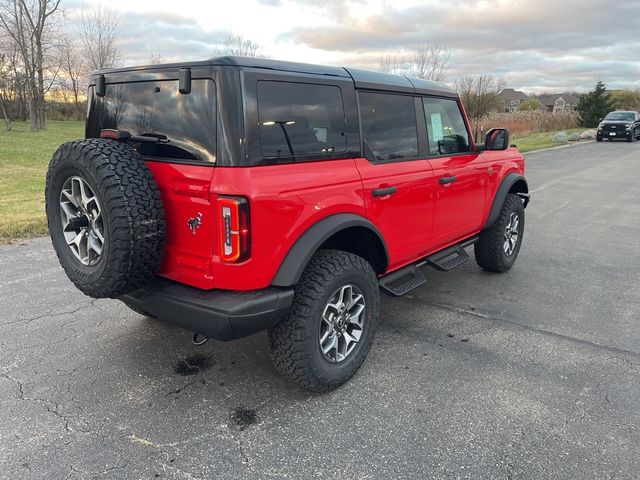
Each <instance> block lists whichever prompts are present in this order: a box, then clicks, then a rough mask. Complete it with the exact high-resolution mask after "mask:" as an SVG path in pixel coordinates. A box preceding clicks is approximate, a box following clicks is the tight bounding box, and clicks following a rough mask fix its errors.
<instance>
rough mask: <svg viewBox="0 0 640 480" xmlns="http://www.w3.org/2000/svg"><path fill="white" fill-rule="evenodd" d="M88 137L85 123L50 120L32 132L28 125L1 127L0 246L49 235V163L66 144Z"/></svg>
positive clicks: (21, 123)
mask: <svg viewBox="0 0 640 480" xmlns="http://www.w3.org/2000/svg"><path fill="white" fill-rule="evenodd" d="M82 137H84V122H73V121H68V122H56V121H48V122H47V129H46V130H43V131H40V132H32V131H30V124H29V123H28V122H27V123H25V122H13V124H12V130H11V131H9V132H7V131H6V130H5V129H4V122H3V123H2V125H1V126H0V243H7V242H8V241H11V240H15V239H18V238H23V237H31V236H35V235H41V234H45V233H46V232H47V227H46V221H45V213H44V183H45V176H46V174H47V167H48V165H49V160H51V156H52V155H53V152H55V150H56V148H58V146H59V145H60V144H62V143H64V142H67V141H69V140H74V139H77V138H82Z"/></svg>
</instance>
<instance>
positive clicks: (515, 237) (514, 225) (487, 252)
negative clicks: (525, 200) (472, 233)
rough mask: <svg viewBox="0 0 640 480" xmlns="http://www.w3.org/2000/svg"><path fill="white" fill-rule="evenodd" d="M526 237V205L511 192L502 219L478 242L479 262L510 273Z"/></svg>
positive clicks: (477, 253) (494, 270) (482, 235)
mask: <svg viewBox="0 0 640 480" xmlns="http://www.w3.org/2000/svg"><path fill="white" fill-rule="evenodd" d="M523 236H524V205H523V204H522V199H521V198H520V197H519V196H518V195H515V194H513V193H509V194H507V198H506V199H505V201H504V204H503V205H502V209H501V210H500V215H498V219H497V220H496V221H495V223H494V224H493V225H492V226H491V227H489V228H488V229H486V230H483V231H482V233H480V240H479V241H478V242H477V243H476V244H475V245H474V252H475V257H476V262H477V263H478V265H480V267H482V268H483V269H484V270H487V271H489V272H506V271H507V270H509V269H510V268H511V267H512V266H513V264H514V263H515V261H516V258H517V257H518V252H519V251H520V246H521V245H522V239H523Z"/></svg>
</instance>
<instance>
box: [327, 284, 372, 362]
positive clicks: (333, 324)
mask: <svg viewBox="0 0 640 480" xmlns="http://www.w3.org/2000/svg"><path fill="white" fill-rule="evenodd" d="M364 310H365V300H364V295H363V294H362V291H361V290H360V289H359V288H358V287H357V286H355V285H351V284H348V285H343V286H341V287H340V288H338V289H337V290H336V291H335V292H334V293H333V295H331V297H330V298H329V301H328V302H327V304H326V305H325V307H324V311H323V313H322V323H321V325H320V338H319V340H320V351H321V352H322V355H323V357H324V358H325V359H326V360H328V361H329V362H331V363H339V362H342V361H344V360H345V359H346V358H347V357H348V356H349V355H350V354H351V353H352V352H353V351H354V349H355V348H356V346H357V345H358V342H359V341H360V338H361V337H362V332H363V327H364V316H365V315H364Z"/></svg>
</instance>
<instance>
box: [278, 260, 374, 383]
mask: <svg viewBox="0 0 640 480" xmlns="http://www.w3.org/2000/svg"><path fill="white" fill-rule="evenodd" d="M379 316H380V291H379V289H378V282H377V280H376V275H375V272H374V271H373V269H372V268H371V265H370V264H369V263H368V262H367V261H366V260H364V259H363V258H361V257H359V256H357V255H354V254H352V253H348V252H343V251H340V250H320V251H319V252H317V253H316V254H315V255H314V256H313V258H312V259H311V260H310V261H309V264H308V265H307V267H306V268H305V271H304V272H303V274H302V277H301V278H300V281H299V282H298V284H297V285H296V286H295V297H294V300H293V305H292V307H291V310H290V312H289V314H288V315H287V317H285V318H284V319H283V320H282V321H280V322H279V323H278V324H277V325H275V326H274V327H271V328H270V329H269V342H270V346H271V355H272V359H273V362H274V364H275V366H276V368H277V369H278V371H279V372H280V373H282V374H283V375H285V376H287V377H289V378H291V379H292V380H294V381H296V382H297V383H299V384H300V385H302V386H303V387H304V388H306V389H308V390H311V391H314V392H327V391H329V390H333V389H335V388H337V387H338V386H340V385H342V384H343V383H344V382H346V381H347V380H348V379H349V378H351V376H353V375H354V374H355V373H356V371H357V370H358V368H359V367H360V365H362V362H364V360H365V358H366V356H367V353H368V352H369V350H370V349H371V344H372V343H373V338H374V334H375V330H376V327H377V324H378V319H379Z"/></svg>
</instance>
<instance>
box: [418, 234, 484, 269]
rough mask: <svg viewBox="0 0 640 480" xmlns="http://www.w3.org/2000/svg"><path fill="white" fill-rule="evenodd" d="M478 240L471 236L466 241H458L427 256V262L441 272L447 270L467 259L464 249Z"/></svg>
mask: <svg viewBox="0 0 640 480" xmlns="http://www.w3.org/2000/svg"><path fill="white" fill-rule="evenodd" d="M477 241H478V237H473V238H471V239H469V240H467V241H466V242H463V243H459V244H458V245H454V246H453V247H449V248H446V249H444V250H442V251H441V252H438V253H434V254H433V255H431V256H429V257H427V263H428V264H429V265H430V266H432V267H433V268H435V269H436V270H440V271H441V272H448V271H449V270H452V269H454V268H456V267H458V266H460V265H462V264H463V263H466V262H467V261H468V260H469V258H470V257H469V254H468V253H467V252H466V251H465V248H467V247H468V246H469V245H473V244H474V243H476V242H477Z"/></svg>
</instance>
